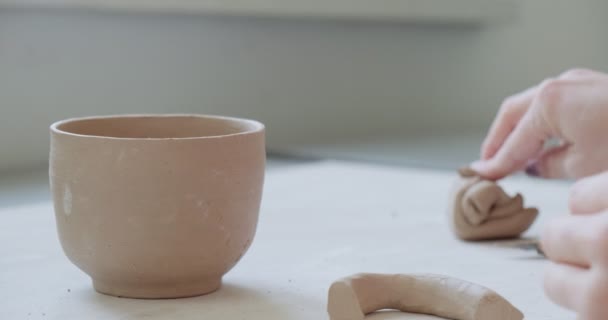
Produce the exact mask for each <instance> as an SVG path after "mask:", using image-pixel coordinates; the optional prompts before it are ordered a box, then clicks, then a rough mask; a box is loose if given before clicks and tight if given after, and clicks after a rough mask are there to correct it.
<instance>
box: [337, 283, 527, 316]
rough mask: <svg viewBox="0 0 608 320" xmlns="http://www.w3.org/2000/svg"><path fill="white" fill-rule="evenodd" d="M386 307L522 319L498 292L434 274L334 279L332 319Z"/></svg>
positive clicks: (454, 314)
mask: <svg viewBox="0 0 608 320" xmlns="http://www.w3.org/2000/svg"><path fill="white" fill-rule="evenodd" d="M384 309H395V310H400V311H403V312H412V313H422V314H429V315H434V316H439V317H444V318H448V319H454V320H521V319H523V314H522V313H521V312H520V311H519V310H517V308H515V307H514V306H513V305H511V304H510V303H509V302H508V301H507V300H505V299H504V298H503V297H501V296H500V295H498V294H497V293H496V292H494V291H492V290H490V289H487V288H485V287H482V286H480V285H477V284H474V283H470V282H466V281H463V280H459V279H455V278H450V277H447V276H441V275H433V274H412V275H406V274H394V275H383V274H371V273H362V274H357V275H354V276H351V277H348V278H344V279H341V280H338V281H336V282H334V283H333V284H332V285H331V287H330V289H329V299H328V306H327V310H328V312H329V316H330V319H331V320H363V319H364V318H365V315H367V314H369V313H372V312H375V311H379V310H384Z"/></svg>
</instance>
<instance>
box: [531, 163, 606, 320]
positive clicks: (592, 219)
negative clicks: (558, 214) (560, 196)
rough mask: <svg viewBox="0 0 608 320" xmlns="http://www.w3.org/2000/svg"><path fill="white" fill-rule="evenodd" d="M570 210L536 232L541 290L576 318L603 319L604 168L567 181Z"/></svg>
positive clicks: (604, 311) (604, 304)
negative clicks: (542, 260)
mask: <svg viewBox="0 0 608 320" xmlns="http://www.w3.org/2000/svg"><path fill="white" fill-rule="evenodd" d="M570 211H571V212H572V213H573V214H572V215H569V216H565V217H562V218H559V219H555V220H553V221H551V222H550V223H549V224H548V225H547V226H546V227H545V229H544V230H543V233H542V236H541V248H542V249H543V251H544V253H545V255H546V256H547V257H548V258H549V259H550V260H551V261H550V262H549V265H548V267H547V269H546V270H545V274H544V287H545V292H546V294H547V295H548V296H549V298H551V299H552V300H553V301H554V302H556V303H557V304H559V305H561V306H563V307H565V308H567V309H570V310H573V311H575V312H576V313H578V319H579V320H605V319H608V171H606V172H604V173H601V174H598V175H594V176H591V177H588V178H585V179H581V180H579V181H578V182H577V183H576V184H575V185H574V186H573V188H572V190H571V192H570Z"/></svg>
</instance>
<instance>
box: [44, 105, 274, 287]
mask: <svg viewBox="0 0 608 320" xmlns="http://www.w3.org/2000/svg"><path fill="white" fill-rule="evenodd" d="M264 132H265V129H264V125H263V124H261V123H259V122H256V121H251V120H247V119H237V118H228V117H216V116H203V115H125V116H109V117H91V118H81V119H70V120H66V121H61V122H58V123H55V124H53V125H52V126H51V153H50V180H51V188H52V193H53V197H54V206H55V216H56V222H57V228H58V234H59V239H60V241H61V245H62V247H63V250H64V251H65V254H66V255H67V256H68V257H69V259H70V260H71V261H72V262H73V263H74V264H75V265H76V266H78V267H79V268H80V269H81V270H83V271H84V272H85V273H87V274H88V275H89V276H91V278H92V279H93V285H94V287H95V289H96V290H97V291H99V292H102V293H105V294H110V295H115V296H122V297H131V298H178V297H187V296H194V295H201V294H206V293H209V292H212V291H214V290H216V289H218V288H219V287H220V283H221V280H222V276H223V275H224V274H225V273H226V272H228V271H229V270H230V269H231V268H232V267H234V266H235V265H236V264H237V263H238V262H239V260H240V259H241V257H242V256H243V255H244V254H245V252H247V250H248V249H249V246H250V245H251V243H252V240H253V238H254V235H255V232H256V228H257V222H258V213H259V208H260V200H261V197H262V190H263V188H262V187H263V182H264V169H265V161H266V150H265V138H264Z"/></svg>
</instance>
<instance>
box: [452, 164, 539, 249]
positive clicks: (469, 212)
mask: <svg viewBox="0 0 608 320" xmlns="http://www.w3.org/2000/svg"><path fill="white" fill-rule="evenodd" d="M459 173H460V178H459V180H458V181H457V182H456V185H455V187H454V190H453V192H452V195H451V199H450V202H451V203H450V208H449V214H450V222H451V226H452V229H453V231H454V233H455V234H456V235H457V236H458V237H459V238H461V239H463V240H490V239H500V238H513V237H517V236H519V235H521V234H522V233H523V232H525V231H526V230H527V229H528V228H529V227H530V226H531V225H532V224H533V223H534V220H535V219H536V216H537V215H538V210H536V209H534V208H525V207H524V204H523V197H522V196H521V195H520V194H517V195H515V196H514V197H511V196H509V195H508V194H506V193H505V192H504V190H503V189H502V188H501V187H500V186H499V185H498V184H496V182H494V181H489V180H484V179H482V178H481V177H479V176H477V175H476V174H475V172H473V171H471V170H469V169H462V170H460V172H459Z"/></svg>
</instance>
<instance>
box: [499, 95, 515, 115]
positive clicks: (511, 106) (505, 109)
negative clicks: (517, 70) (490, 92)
mask: <svg viewBox="0 0 608 320" xmlns="http://www.w3.org/2000/svg"><path fill="white" fill-rule="evenodd" d="M516 100H517V98H516V96H510V97H507V98H506V99H504V100H503V101H502V103H501V104H500V109H499V110H500V111H499V112H500V114H502V115H503V116H510V115H511V114H512V113H513V111H514V110H515V106H516V104H517V103H516Z"/></svg>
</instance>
